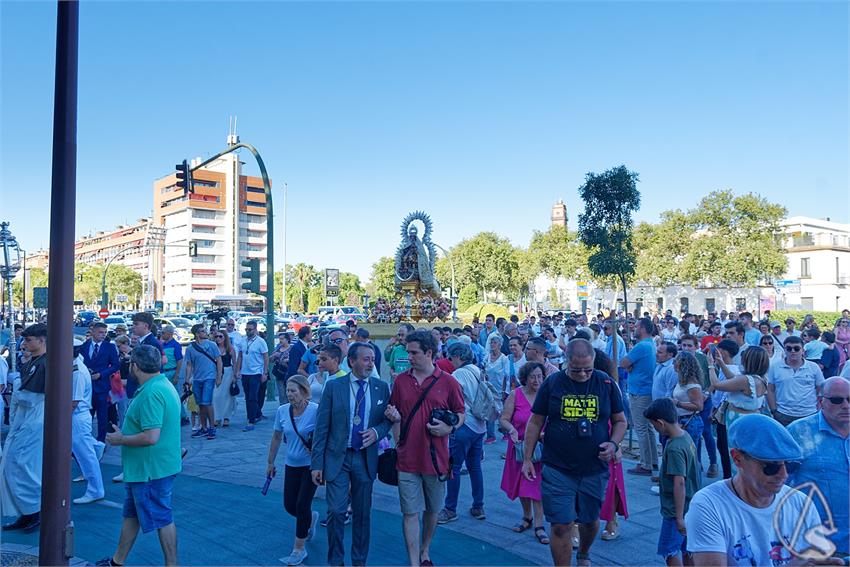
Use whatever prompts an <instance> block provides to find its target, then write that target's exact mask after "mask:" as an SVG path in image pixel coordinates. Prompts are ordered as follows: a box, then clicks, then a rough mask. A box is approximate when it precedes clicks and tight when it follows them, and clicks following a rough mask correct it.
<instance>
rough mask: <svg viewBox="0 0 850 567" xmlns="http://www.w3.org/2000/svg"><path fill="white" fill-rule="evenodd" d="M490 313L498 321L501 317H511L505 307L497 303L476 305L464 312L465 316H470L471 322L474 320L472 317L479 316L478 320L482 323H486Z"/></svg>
mask: <svg viewBox="0 0 850 567" xmlns="http://www.w3.org/2000/svg"><path fill="white" fill-rule="evenodd" d="M488 313H492V314H493V315H494V316H495V317H496V319H498V318H499V317H504V318H505V319H508V318H510V316H511V314H510V312H509V311H508V310H507V309H506V308H505V307H503V306H502V305H498V304H496V303H476V304H474V305H470V306H469V307H468V308H466V309H464V310H463V315H466V316H468V317H469V320H470V321H471V320H472V317H474V316H476V315H478V319H479V320H480V321H481V322H482V323H483V322H484V316H485V315H487V314H488Z"/></svg>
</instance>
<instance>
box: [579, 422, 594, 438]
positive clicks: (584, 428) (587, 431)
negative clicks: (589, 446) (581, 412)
mask: <svg viewBox="0 0 850 567" xmlns="http://www.w3.org/2000/svg"><path fill="white" fill-rule="evenodd" d="M576 425H577V428H578V436H579V437H591V435H592V433H591V427H592V426H591V424H590V420H589V419H587V418H586V417H583V418H581V419H580V420H578V423H577V424H576Z"/></svg>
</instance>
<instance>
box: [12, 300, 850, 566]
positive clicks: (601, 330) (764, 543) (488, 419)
mask: <svg viewBox="0 0 850 567" xmlns="http://www.w3.org/2000/svg"><path fill="white" fill-rule="evenodd" d="M848 321H850V312H848V311H845V312H844V313H843V314H842V318H841V319H840V320H839V321H837V322H836V324H835V327H834V328H833V329H831V330H821V329H819V328H818V327H817V325H816V324H815V323H814V320H813V319H810V318H808V317H807V318H806V319H805V320H803V321H802V323H801V325H800V328H797V323H796V322H795V321H794V320H793V319H787V320H786V321H784V322H782V324H780V323H779V322H777V321H772V320H770V318H769V315H768V317H766V318H765V319H763V320H760V321H756V320H754V318H753V316H752V315H751V314H750V313H746V312H744V313H726V312H725V311H724V312H721V313H720V314H714V313H709V314H707V316H706V317H705V318H698V317H696V316H694V315H691V314H684V315H683V316H682V317H681V318H676V317H674V316H673V314H672V313H670V312H668V313H667V314H666V315H663V316H655V317H650V316H649V314H644V317H631V316H628V315H623V314H620V313H600V314H598V315H597V316H596V317H593V318H588V316H587V315H584V314H580V315H576V314H564V313H558V314H555V315H552V316H550V315H543V314H541V315H540V317H539V319H538V318H537V317H536V316H529V317H526V319H525V320H523V321H520V320H519V318H518V317H516V316H513V317H512V318H511V320H506V319H502V318H496V317H494V316H493V315H489V314H488V315H486V316H485V318H484V321H483V323H482V322H479V321H478V320H474V321H473V322H472V324H471V325H467V326H464V327H462V328H452V327H435V328H422V327H420V328H416V327H414V326H413V325H411V324H408V323H403V324H401V325H400V326H399V328H398V332H397V334H396V336H395V337H393V338H392V339H391V340H390V341H389V342H388V344H387V345H386V347H385V348H383V349H381V348H379V347H378V346H376V345H375V344H374V343H373V342H372V341H371V340H370V336H369V332H368V330H366V329H364V328H358V327H357V325H356V323H354V322H353V321H350V322H349V324H348V325H346V326H342V327H340V328H333V329H331V330H330V332H327V333H325V334H324V335H323V336H322V337H321V338H319V337H314V336H313V330H312V329H311V328H310V327H303V328H301V329H300V330H299V331H298V333H297V335H296V336H291V335H289V334H287V333H280V334H278V335H277V337H276V338H277V344H276V345H275V347H274V348H273V349H272V350H271V351H270V350H269V349H268V348H267V346H266V342H265V339H264V337H262V336H261V335H260V334H259V333H258V332H257V328H256V324H254V323H248V326H247V327H246V334H245V335H242V334H241V333H239V332H238V331H236V329H235V324H234V322H233V321H232V320H227V321H226V322H225V324H224V325H223V326H221V327H219V326H218V325H215V324H214V325H212V326H210V327H208V326H207V325H205V324H197V325H195V326H194V327H193V329H192V333H193V335H194V340H193V341H192V342H191V343H190V344H189V345H188V346H186V347H181V345H180V344H179V343H178V342H177V341H176V340H174V330H173V329H170V328H168V327H165V328H163V329H161V330H159V336H157V333H156V331H155V329H154V328H153V320H152V317H151V316H150V314H148V313H139V314H137V315H136V316H135V317H134V319H133V324H132V328H131V329H129V330H128V329H119V330H118V333H117V336H116V337H115V338H114V339H113V340H109V339H108V338H107V337H106V328H105V325H103V324H102V323H94V324H93V325H92V326H91V328H90V329H89V336H88V337H87V339H86V340H85V341H84V342H83V341H77V342H76V343H75V345H74V348H75V362H74V368H73V370H72V372H73V391H74V395H73V404H74V405H73V415H74V418H73V422H72V432H73V456H74V458H75V459H76V461H77V463H78V464H79V468H80V471H81V475H80V477H79V478H78V479H76V480H79V481H81V482H83V481H84V482H86V483H87V490H86V492H85V494H84V495H83V496H82V497H81V498H78V499H76V500H75V501H74V502H75V503H76V504H87V503H91V502H95V501H97V500H99V499H101V498H103V497H104V488H103V479H102V478H101V473H100V467H99V465H98V461H99V459H100V457H101V456H102V454H103V451H104V449H105V448H106V447H107V446H109V445H114V446H120V447H121V458H122V468H123V472H122V474H120V475H118V476H117V477H115V478H114V479H113V480H114V481H116V482H118V481H123V482H124V483H125V485H126V497H125V503H124V512H123V516H124V525H123V526H122V531H121V536H120V540H119V543H118V546H117V549H116V552H115V553H114V554H113V555H112V556H111V557H109V558H106V559H104V560H102V561H101V562H100V563H98V564H102V565H122V564H123V563H124V561H125V560H126V558H127V554H128V553H129V551H130V549H131V548H132V544H133V542H134V540H135V537H136V534H137V533H138V531H139V530H140V529H141V530H142V531H143V532H149V531H153V530H157V531H158V533H159V536H160V542H161V544H162V549H163V554H164V560H165V563H166V564H176V563H177V550H176V528H175V526H174V522H173V514H172V507H171V494H172V485H173V481H174V477H175V476H176V474H178V473H179V472H180V470H181V460H182V458H183V457H184V456H185V454H186V451H185V449H182V448H181V443H180V431H181V425H190V424H191V426H192V433H191V436H192V437H194V438H203V439H207V440H210V441H214V440H215V439H216V438H217V434H218V431H219V429H220V428H226V427H229V426H230V420H231V418H232V417H233V414H234V411H235V408H236V397H237V396H240V395H244V399H245V408H246V410H245V411H246V420H245V421H246V425H245V426H244V429H243V431H245V432H250V431H253V430H254V429H255V424H256V423H258V422H259V421H261V420H263V419H265V416H264V413H263V406H264V404H265V401H266V397H267V396H266V388H267V387H268V384H269V382H270V381H271V380H272V379H273V380H274V382H272V383H273V384H274V387H275V388H276V391H277V393H278V401H279V407H278V408H277V410H276V413H275V416H274V424H273V435H272V439H271V443H270V447H269V452H268V462H267V477H268V480H269V482H271V481H272V479H274V478H275V477H276V476H277V473H278V471H277V466H276V460H277V457H278V454H279V453H280V452H281V450H282V449H281V448H282V447H283V448H284V449H283V451H285V455H284V457H283V460H284V470H283V474H282V476H283V503H284V508H285V510H286V512H287V513H288V514H290V515H291V516H293V517H294V518H295V521H296V530H295V540H294V542H293V544H292V550H291V552H290V553H289V555H288V556H286V557H282V558H281V561H282V562H283V563H285V564H288V565H299V564H301V563H303V562H304V560H305V559H306V558H307V547H306V542H307V541H309V540H310V539H311V538H313V537H314V535H315V533H316V531H317V527H319V526H324V527H326V534H327V538H328V556H327V558H326V559H327V562H328V564H331V565H340V564H343V563H344V560H345V546H344V533H345V531H344V526H345V525H346V524H349V523H350V524H351V525H352V543H351V548H350V558H349V560H350V561H351V562H352V564H354V565H365V564H366V562H367V559H368V554H369V547H370V527H371V519H370V514H371V508H372V492H373V487H374V482H375V480H376V479H379V480H380V481H382V482H385V483H387V484H390V485H393V486H396V487H397V490H398V498H399V505H400V512H401V515H402V529H401V532H402V535H403V539H404V543H405V546H406V550H407V555H408V559H409V562H410V564H411V565H433V563H432V561H431V554H430V551H431V543H432V541H433V537H434V534H435V531H436V528H437V526H438V525H441V524H447V523H450V522H453V521H456V520H457V519H458V518H459V515H460V514H459V511H458V500H459V493H460V490H461V484H462V477H463V476H468V478H469V483H470V488H471V495H472V506H471V507H470V509H469V515H470V517H471V518H474V519H478V520H483V519H485V518H486V512H485V502H484V493H485V490H484V475H483V471H482V464H481V463H482V460H483V458H484V451H485V448H486V447H487V446H490V445H493V450H495V451H496V452H497V454H499V455H500V456H501V458H503V459H504V466H503V473H502V477H501V484H500V487H501V490H502V492H504V494H505V496H506V497H507V498H508V499H510V500H511V501H516V500H518V501H519V506H518V507H517V516H518V520H517V522H516V523H515V525H514V526H513V528H512V529H513V530H514V531H515V532H518V533H522V532H526V531H529V530H530V531H531V533H532V534H533V536H534V537H533V538H532V540H531V541H535V540H536V541H537V542H539V543H540V544H542V545H546V546H548V547H549V548H550V552H551V555H552V560H553V562H554V563H555V564H557V565H569V564H571V563H572V561H573V557H574V558H575V561H576V564H578V565H589V564H590V557H591V556H590V552H591V547H592V545H593V544H594V542H595V540H596V539H597V536H599V535H600V533H599V532H600V527H603V526H601V522H604V527H603V529H602V530H601V539H602V540H603V541H610V540H613V539H617V538H620V537H622V534H621V532H620V524H619V521H620V519H624V518H627V517H628V498H627V494H626V490H625V482H624V474H629V475H633V476H636V477H646V478H647V481H646V482H648V485H649V487H651V489H652V490H653V492H656V493H657V494H659V511H660V516H661V518H660V521H659V525H660V528H659V538H658V554H659V555H660V556H661V557H662V558H663V559H664V561H666V563H667V564H668V565H682V564H693V565H727V564H728V565H744V564H747V565H766V564H770V565H774V566H778V565H785V564H792V563H795V562H809V563H826V564H841V563H842V558H846V557H847V555H848V552H849V551H850V550H848V512H847V506H846V505H843V506H841V505H835V503H841V502H844V503H846V502H847V501H848V498H850V495H848V475H850V471H848V463H850V460H849V459H850V448H848V447H850V445H848V443H850V441H848V438H849V436H850V381H848V377H850V364H847V361H848V358H850V357H848V345H850V326H849V325H848ZM129 331H132V332H129ZM46 335H47V333H46V327H45V326H44V325H42V324H37V325H32V326H30V327H27V328H26V329H21V330H20V333H18V334H17V336H18V337H19V341H20V343H19V344H20V345H21V347H22V348H21V352H22V354H21V359H20V362H21V378H20V379H19V381H17V382H16V384H14V386H13V387H12V388H11V390H12V392H13V394H12V396H11V407H10V408H9V409H10V412H9V413H10V424H11V426H10V431H9V434H8V436H7V439H6V442H5V444H4V447H3V466H2V469H3V471H2V479H0V497H2V503H3V509H4V514H9V512H13V513H14V515H16V516H17V519H16V520H15V521H14V522H12V523H11V524H7V525H4V526H3V529H11V530H14V529H23V530H27V531H32V530H34V529H37V528H38V524H39V518H38V509H39V506H40V486H41V478H40V469H41V466H40V459H41V446H42V438H43V433H42V427H43V396H44V383H45V379H46V376H45V373H46V371H45V364H44V361H45V358H44V355H45V353H46V348H47V345H46ZM314 339H315V340H314ZM0 361H2V358H0ZM382 364H383V365H386V367H387V371H388V372H387V373H386V374H389V377H390V380H388V381H387V380H382V379H381V378H380V368H381V365H382ZM0 370H2V367H0ZM93 423H94V426H93ZM629 430H631V434H632V435H633V436H634V437H636V440H637V445H638V451H637V459H636V460H637V462H636V464H635V465H634V466H633V467H631V468H628V469H627V470H624V468H623V462H622V459H623V441H624V439H625V437H626V435H627V432H628V431H629ZM500 440H501V443H503V448H502V447H500V446H499V445H496V444H497V443H499V442H500ZM659 446H660V455H659ZM630 447H631V444H629V448H630ZM486 450H488V451H489V450H490V449H486ZM704 461H707V462H704ZM703 473H704V475H705V477H707V478H719V477H722V479H721V480H718V481H717V482H713V483H710V484H706V486H703ZM319 486H324V487H325V498H326V502H327V513H326V515H325V516H324V517H323V518H320V515H319V514H318V513H317V512H316V511H314V510H313V506H312V503H313V499H314V496H315V493H316V490H317V488H318V487H319ZM805 486H813V487H815V488H816V490H817V491H819V494H821V495H822V498H816V499H812V498H811V497H810V500H811V501H814V502H815V506H810V505H809V504H810V500H807V497H806V493H805V492H804V491H803V492H801V491H798V490H795V488H794V487H805ZM600 521H601V522H600ZM546 524H548V529H547V526H546ZM801 530H802V531H801ZM800 534H803V535H800Z"/></svg>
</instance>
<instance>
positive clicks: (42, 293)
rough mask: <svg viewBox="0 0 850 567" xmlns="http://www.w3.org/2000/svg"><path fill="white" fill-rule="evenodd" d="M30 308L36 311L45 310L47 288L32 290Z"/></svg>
mask: <svg viewBox="0 0 850 567" xmlns="http://www.w3.org/2000/svg"><path fill="white" fill-rule="evenodd" d="M32 306H33V307H34V308H36V309H47V288H46V287H34V288H32Z"/></svg>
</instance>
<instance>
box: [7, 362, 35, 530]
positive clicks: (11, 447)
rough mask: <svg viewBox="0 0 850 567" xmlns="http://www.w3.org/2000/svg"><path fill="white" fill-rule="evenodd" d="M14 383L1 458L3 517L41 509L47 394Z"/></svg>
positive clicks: (16, 381)
mask: <svg viewBox="0 0 850 567" xmlns="http://www.w3.org/2000/svg"><path fill="white" fill-rule="evenodd" d="M20 385H21V384H20V379H16V380H15V391H14V393H13V394H12V402H11V404H10V408H11V410H12V411H14V417H12V415H11V413H10V420H11V421H10V423H11V427H10V428H9V435H8V436H7V437H6V445H5V446H4V451H3V456H2V458H0V513H1V514H2V515H3V516H21V515H23V514H35V513H36V512H38V511H39V510H40V509H41V460H42V450H43V445H44V394H37V393H35V392H30V391H28V390H21V389H20Z"/></svg>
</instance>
